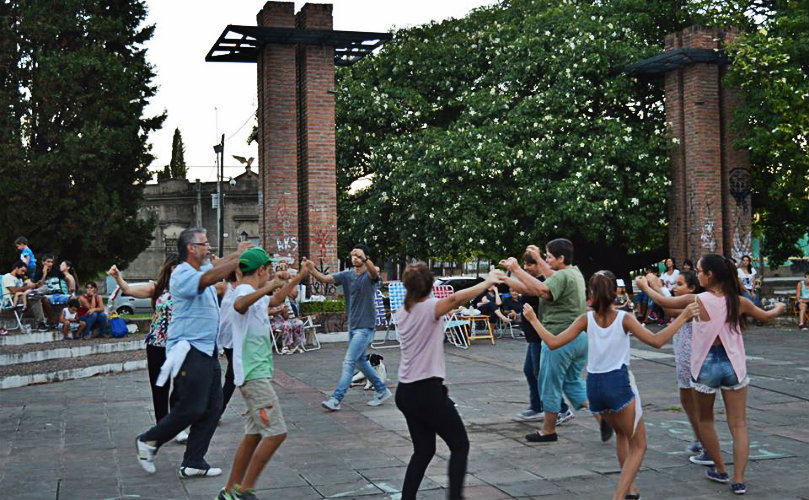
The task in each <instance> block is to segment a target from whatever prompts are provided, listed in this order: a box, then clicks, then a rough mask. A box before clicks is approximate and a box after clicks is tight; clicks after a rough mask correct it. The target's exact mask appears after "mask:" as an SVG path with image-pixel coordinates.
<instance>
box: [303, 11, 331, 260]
mask: <svg viewBox="0 0 809 500" xmlns="http://www.w3.org/2000/svg"><path fill="white" fill-rule="evenodd" d="M295 23H296V26H297V27H298V28H301V29H313V30H331V29H333V27H332V6H331V5H330V4H311V3H307V4H305V5H304V6H303V8H302V9H301V11H300V12H298V14H297V15H296V17H295ZM297 64H298V87H297V88H298V190H299V191H298V192H299V197H298V213H299V219H298V222H299V227H300V229H299V232H298V234H299V244H300V252H301V255H306V256H308V257H309V258H311V259H312V260H314V261H315V263H317V264H318V267H321V266H322V269H324V270H325V269H327V268H328V271H329V272H335V271H337V268H338V260H337V173H336V168H337V166H336V159H335V123H334V93H333V92H334V47H330V46H328V45H299V46H298V47H297Z"/></svg>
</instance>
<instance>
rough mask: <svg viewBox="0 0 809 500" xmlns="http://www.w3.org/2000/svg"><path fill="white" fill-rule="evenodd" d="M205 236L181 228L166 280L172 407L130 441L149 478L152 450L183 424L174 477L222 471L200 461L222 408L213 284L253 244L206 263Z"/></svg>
mask: <svg viewBox="0 0 809 500" xmlns="http://www.w3.org/2000/svg"><path fill="white" fill-rule="evenodd" d="M205 233H206V231H205V229H202V228H191V229H186V230H185V231H183V232H182V233H180V237H179V238H178V239H177V250H178V254H179V260H180V264H179V265H178V266H177V267H176V268H175V269H174V272H173V273H172V274H171V281H170V282H169V289H170V290H171V295H172V317H171V321H170V322H169V329H168V339H167V341H166V358H167V362H168V363H171V362H172V361H173V363H174V369H172V372H171V374H172V375H173V376H174V391H173V392H172V395H171V402H172V405H171V409H170V411H169V413H168V415H166V416H165V417H163V418H162V419H160V421H159V422H158V423H157V424H156V425H155V426H154V427H152V428H151V429H149V430H148V431H146V432H144V433H143V434H141V435H140V436H138V437H137V438H136V440H135V441H136V446H137V454H138V462H139V463H140V465H141V467H142V468H143V469H144V470H145V471H146V472H148V473H150V474H154V473H155V472H156V469H155V465H154V457H155V454H156V453H157V450H158V449H159V448H160V447H161V446H162V445H163V444H164V443H166V442H168V441H170V440H171V439H173V438H174V436H176V435H177V434H178V433H179V432H180V431H182V430H183V429H185V428H186V427H188V426H191V432H190V434H189V435H188V442H187V443H186V447H185V454H184V456H183V461H182V464H181V465H180V470H179V476H180V477H181V478H188V477H202V476H218V475H220V474H221V473H222V469H220V468H218V467H211V466H210V465H208V462H206V461H205V453H206V452H207V451H208V445H209V444H210V442H211V438H212V437H213V433H214V431H215V430H216V424H217V422H218V421H219V415H220V412H221V408H222V370H221V368H220V366H219V359H218V358H219V356H218V352H217V349H216V336H217V333H218V331H219V304H218V302H217V295H216V289H215V287H214V285H215V284H216V283H218V282H219V281H222V280H223V279H224V278H225V277H227V276H228V275H229V274H230V273H231V272H233V271H234V270H235V269H236V266H238V264H239V255H240V254H241V253H242V252H243V251H244V250H246V249H247V248H249V247H251V246H253V245H252V244H251V243H249V242H243V243H241V244H240V245H239V248H238V249H237V250H236V252H234V253H233V254H230V255H228V256H226V257H223V258H221V259H218V260H217V261H216V262H215V263H214V264H211V262H210V258H209V254H210V250H211V246H210V244H209V243H208V238H207V236H206V234H205ZM174 349H176V351H175V352H172V350H174ZM161 371H162V370H161ZM161 376H162V373H161ZM158 383H159V381H158Z"/></svg>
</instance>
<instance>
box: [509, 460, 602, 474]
mask: <svg viewBox="0 0 809 500" xmlns="http://www.w3.org/2000/svg"><path fill="white" fill-rule="evenodd" d="M525 470H527V471H528V472H530V473H532V474H534V475H536V476H539V477H541V478H543V479H564V478H571V477H585V476H595V475H598V476H600V475H599V474H598V473H596V472H593V471H591V470H589V469H585V468H584V467H581V466H580V465H578V464H572V463H564V462H558V461H556V460H543V461H536V462H534V463H533V464H526V465H525Z"/></svg>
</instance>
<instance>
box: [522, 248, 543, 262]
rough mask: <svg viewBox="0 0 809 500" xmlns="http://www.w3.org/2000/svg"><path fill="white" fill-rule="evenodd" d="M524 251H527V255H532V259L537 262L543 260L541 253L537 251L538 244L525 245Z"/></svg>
mask: <svg viewBox="0 0 809 500" xmlns="http://www.w3.org/2000/svg"><path fill="white" fill-rule="evenodd" d="M525 251H526V252H527V253H528V255H530V256H531V257H533V258H534V260H536V261H537V262H539V261H541V260H543V259H542V255H540V253H539V247H538V246H536V245H528V246H527V247H525Z"/></svg>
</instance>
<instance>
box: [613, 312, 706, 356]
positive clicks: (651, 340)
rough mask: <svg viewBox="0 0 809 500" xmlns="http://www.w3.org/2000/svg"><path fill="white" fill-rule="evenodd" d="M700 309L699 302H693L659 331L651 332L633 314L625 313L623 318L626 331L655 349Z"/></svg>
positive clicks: (661, 345)
mask: <svg viewBox="0 0 809 500" xmlns="http://www.w3.org/2000/svg"><path fill="white" fill-rule="evenodd" d="M699 309H700V308H699V304H698V303H696V302H691V303H690V304H688V306H687V307H686V308H685V309H683V311H682V312H681V313H680V314H679V315H678V316H677V318H676V319H675V320H674V322H672V323H671V324H669V325H668V326H667V327H666V328H664V329H662V330H660V331H659V332H657V333H654V332H651V331H649V329H647V328H646V327H645V326H643V325H641V324H640V323H639V322H638V320H637V319H636V318H635V316H634V315H633V314H625V315H624V320H623V327H624V331H627V332H629V333H631V334H632V335H634V336H635V337H636V338H637V339H638V340H640V341H641V342H643V343H644V344H648V345H650V346H652V347H654V348H655V349H660V348H661V347H663V346H664V345H665V344H666V342H668V341H669V339H671V337H672V336H673V335H674V334H675V333H677V330H679V329H680V328H681V327H682V326H683V325H684V324H685V323H686V321H689V320H690V319H691V318H693V317H694V316H696V315H698V314H699Z"/></svg>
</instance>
